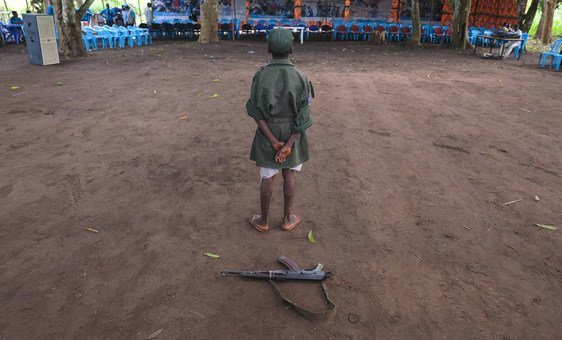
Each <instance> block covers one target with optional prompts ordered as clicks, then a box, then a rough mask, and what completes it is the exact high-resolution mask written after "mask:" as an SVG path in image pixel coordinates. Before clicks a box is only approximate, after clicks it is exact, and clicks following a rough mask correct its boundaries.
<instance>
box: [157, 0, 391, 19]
mask: <svg viewBox="0 0 562 340" xmlns="http://www.w3.org/2000/svg"><path fill="white" fill-rule="evenodd" d="M202 1H203V0H154V1H153V2H152V4H153V7H154V18H155V20H156V21H157V22H158V21H173V20H176V19H179V20H189V19H191V20H194V21H196V20H198V19H199V17H200V15H201V11H200V6H201V2H202ZM219 5H220V13H219V18H220V20H223V19H234V17H236V18H237V19H238V20H240V21H243V22H246V21H248V20H251V21H258V20H272V19H273V20H282V19H290V20H293V19H299V16H300V20H302V21H322V22H325V21H329V22H330V21H332V19H344V18H346V19H347V20H359V19H372V20H388V18H389V13H390V7H391V1H390V0H246V1H244V0H236V1H235V5H236V9H235V11H233V8H232V0H220V2H219ZM299 5H300V8H299Z"/></svg>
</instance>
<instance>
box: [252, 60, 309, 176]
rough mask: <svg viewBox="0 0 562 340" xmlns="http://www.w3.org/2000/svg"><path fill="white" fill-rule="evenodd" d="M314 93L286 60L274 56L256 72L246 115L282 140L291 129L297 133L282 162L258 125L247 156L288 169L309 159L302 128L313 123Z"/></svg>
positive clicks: (306, 81)
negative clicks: (311, 104)
mask: <svg viewBox="0 0 562 340" xmlns="http://www.w3.org/2000/svg"><path fill="white" fill-rule="evenodd" d="M313 95H314V90H313V88H312V84H311V83H310V82H309V81H308V79H307V77H306V75H305V74H304V73H303V72H301V71H300V70H297V69H296V68H295V66H294V65H293V64H292V63H291V62H290V61H289V59H273V61H271V63H269V65H267V66H265V67H263V68H261V69H260V70H259V71H258V72H257V73H256V75H255V76H254V80H253V81H252V91H251V93H250V99H248V101H247V102H246V111H247V112H248V115H249V116H250V117H252V118H254V119H255V120H265V121H266V122H267V126H268V127H269V129H270V130H271V132H272V133H273V135H274V136H275V137H276V138H277V139H278V140H279V141H281V142H286V141H287V140H288V139H289V137H290V136H291V134H292V133H293V132H295V133H300V136H299V137H298V138H297V140H296V141H295V144H294V145H293V150H292V151H293V153H292V155H291V156H289V157H287V159H286V160H285V162H283V163H277V162H276V161H275V150H274V149H273V145H271V143H270V142H269V140H268V139H267V137H266V136H265V135H264V134H263V133H262V132H261V130H260V129H259V128H257V129H256V134H255V136H254V141H253V142H252V149H251V151H250V159H251V160H253V161H256V165H257V166H259V167H264V168H272V169H289V168H293V167H295V166H297V165H299V164H302V163H304V162H306V161H308V159H309V158H310V151H309V149H308V141H307V139H306V132H305V130H306V129H308V128H309V127H311V126H312V119H311V118H310V100H311V98H312V96H313Z"/></svg>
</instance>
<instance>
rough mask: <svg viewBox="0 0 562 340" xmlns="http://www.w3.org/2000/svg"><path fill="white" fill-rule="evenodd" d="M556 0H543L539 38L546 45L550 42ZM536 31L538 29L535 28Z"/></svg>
mask: <svg viewBox="0 0 562 340" xmlns="http://www.w3.org/2000/svg"><path fill="white" fill-rule="evenodd" d="M557 2H558V1H557V0H544V1H543V3H544V8H543V16H542V18H541V19H542V26H541V35H540V40H541V42H542V43H543V44H545V45H547V44H550V43H551V42H552V25H553V24H554V12H555V10H556V3H557ZM537 32H538V30H537Z"/></svg>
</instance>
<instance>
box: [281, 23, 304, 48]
mask: <svg viewBox="0 0 562 340" xmlns="http://www.w3.org/2000/svg"><path fill="white" fill-rule="evenodd" d="M283 28H285V29H288V30H291V31H293V32H297V31H300V34H301V44H303V43H304V30H305V29H306V27H302V26H289V27H287V26H285V27H283Z"/></svg>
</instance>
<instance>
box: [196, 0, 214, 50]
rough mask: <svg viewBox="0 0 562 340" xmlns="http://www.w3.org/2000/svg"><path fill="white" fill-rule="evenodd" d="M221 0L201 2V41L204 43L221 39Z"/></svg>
mask: <svg viewBox="0 0 562 340" xmlns="http://www.w3.org/2000/svg"><path fill="white" fill-rule="evenodd" d="M218 23H219V1H218V0H205V2H204V3H203V4H201V33H200V34H199V42H200V43H203V44H208V43H213V42H218V41H219V32H218Z"/></svg>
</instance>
